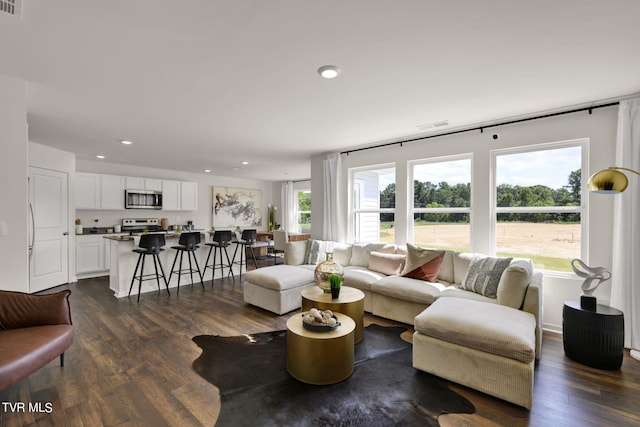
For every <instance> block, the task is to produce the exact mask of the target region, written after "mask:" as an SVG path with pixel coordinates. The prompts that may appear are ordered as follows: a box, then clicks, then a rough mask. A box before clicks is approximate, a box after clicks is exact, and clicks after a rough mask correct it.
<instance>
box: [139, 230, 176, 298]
mask: <svg viewBox="0 0 640 427" xmlns="http://www.w3.org/2000/svg"><path fill="white" fill-rule="evenodd" d="M164 245H165V240H164V234H143V235H141V236H140V243H138V247H137V248H136V249H134V250H133V252H136V253H138V254H139V255H138V262H137V263H136V269H135V270H133V278H132V279H131V286H130V287H129V296H131V290H132V289H133V284H134V282H135V281H136V279H138V302H140V291H141V290H142V281H143V280H153V279H154V278H155V279H156V281H157V282H158V292H160V277H162V280H164V285H165V287H166V288H167V294H169V295H171V293H170V292H169V283H168V282H167V278H166V277H165V275H164V269H163V268H162V263H161V262H160V257H159V256H158V255H159V254H160V252H162V251H163V250H164V249H162V247H163V246H164ZM147 255H151V256H152V257H153V266H154V267H155V274H151V273H149V274H144V259H145V258H146V256H147ZM158 266H159V267H160V272H161V273H162V274H158ZM138 267H140V274H139V275H136V274H138Z"/></svg>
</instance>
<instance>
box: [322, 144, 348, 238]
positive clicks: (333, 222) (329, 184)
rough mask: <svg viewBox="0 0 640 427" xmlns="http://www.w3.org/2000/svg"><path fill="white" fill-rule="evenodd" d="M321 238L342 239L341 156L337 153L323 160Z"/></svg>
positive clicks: (343, 219)
mask: <svg viewBox="0 0 640 427" xmlns="http://www.w3.org/2000/svg"><path fill="white" fill-rule="evenodd" d="M323 179H324V199H323V212H322V213H323V216H322V218H323V223H322V225H323V227H322V229H323V236H322V239H323V240H333V241H336V242H341V241H343V240H344V239H343V234H342V233H343V224H344V222H345V221H346V218H343V217H342V191H341V190H342V157H341V156H340V154H339V153H333V154H329V155H328V156H327V158H326V160H324V161H323Z"/></svg>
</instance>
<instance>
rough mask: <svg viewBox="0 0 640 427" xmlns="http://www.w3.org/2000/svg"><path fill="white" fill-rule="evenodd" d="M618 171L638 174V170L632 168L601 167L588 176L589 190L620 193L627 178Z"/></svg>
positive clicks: (627, 182)
mask: <svg viewBox="0 0 640 427" xmlns="http://www.w3.org/2000/svg"><path fill="white" fill-rule="evenodd" d="M620 171H628V172H633V173H635V174H636V175H639V176H640V172H638V171H636V170H633V169H629V168H623V167H621V166H609V168H608V169H603V170H601V171H600V172H596V173H594V174H593V175H591V178H589V191H591V192H594V193H602V194H615V193H622V192H623V191H624V190H626V188H627V185H628V184H629V180H628V179H627V176H626V175H625V174H624V173H622V172H620Z"/></svg>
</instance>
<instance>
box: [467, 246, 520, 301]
mask: <svg viewBox="0 0 640 427" xmlns="http://www.w3.org/2000/svg"><path fill="white" fill-rule="evenodd" d="M512 259H513V258H495V257H489V256H487V257H477V258H475V259H474V260H473V261H472V262H471V264H470V265H469V269H468V270H467V275H466V276H465V278H464V281H463V282H462V288H463V289H465V290H467V291H472V292H476V293H478V294H481V295H484V296H486V297H489V298H496V296H497V292H498V284H499V283H500V277H501V276H502V272H504V270H505V269H506V268H507V267H508V266H509V264H511V260H512Z"/></svg>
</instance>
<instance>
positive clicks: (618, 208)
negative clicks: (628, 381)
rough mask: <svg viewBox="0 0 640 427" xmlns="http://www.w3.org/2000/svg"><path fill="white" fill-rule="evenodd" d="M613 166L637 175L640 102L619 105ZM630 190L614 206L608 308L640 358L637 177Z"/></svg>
mask: <svg viewBox="0 0 640 427" xmlns="http://www.w3.org/2000/svg"><path fill="white" fill-rule="evenodd" d="M616 166H622V167H627V168H631V169H634V170H637V171H640V98H638V99H632V100H626V101H621V102H620V106H619V110H618V136H617V140H616ZM626 175H627V177H628V178H629V188H628V189H627V191H625V192H624V193H622V194H620V195H619V196H618V197H616V200H615V202H614V218H613V219H614V230H613V253H612V256H613V266H612V271H611V276H612V277H611V306H612V307H616V308H618V309H620V310H622V312H623V313H624V333H625V347H627V348H631V349H632V351H631V355H632V356H633V357H635V358H636V359H637V358H638V357H640V353H639V349H640V177H638V176H637V175H635V174H632V173H626Z"/></svg>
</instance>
